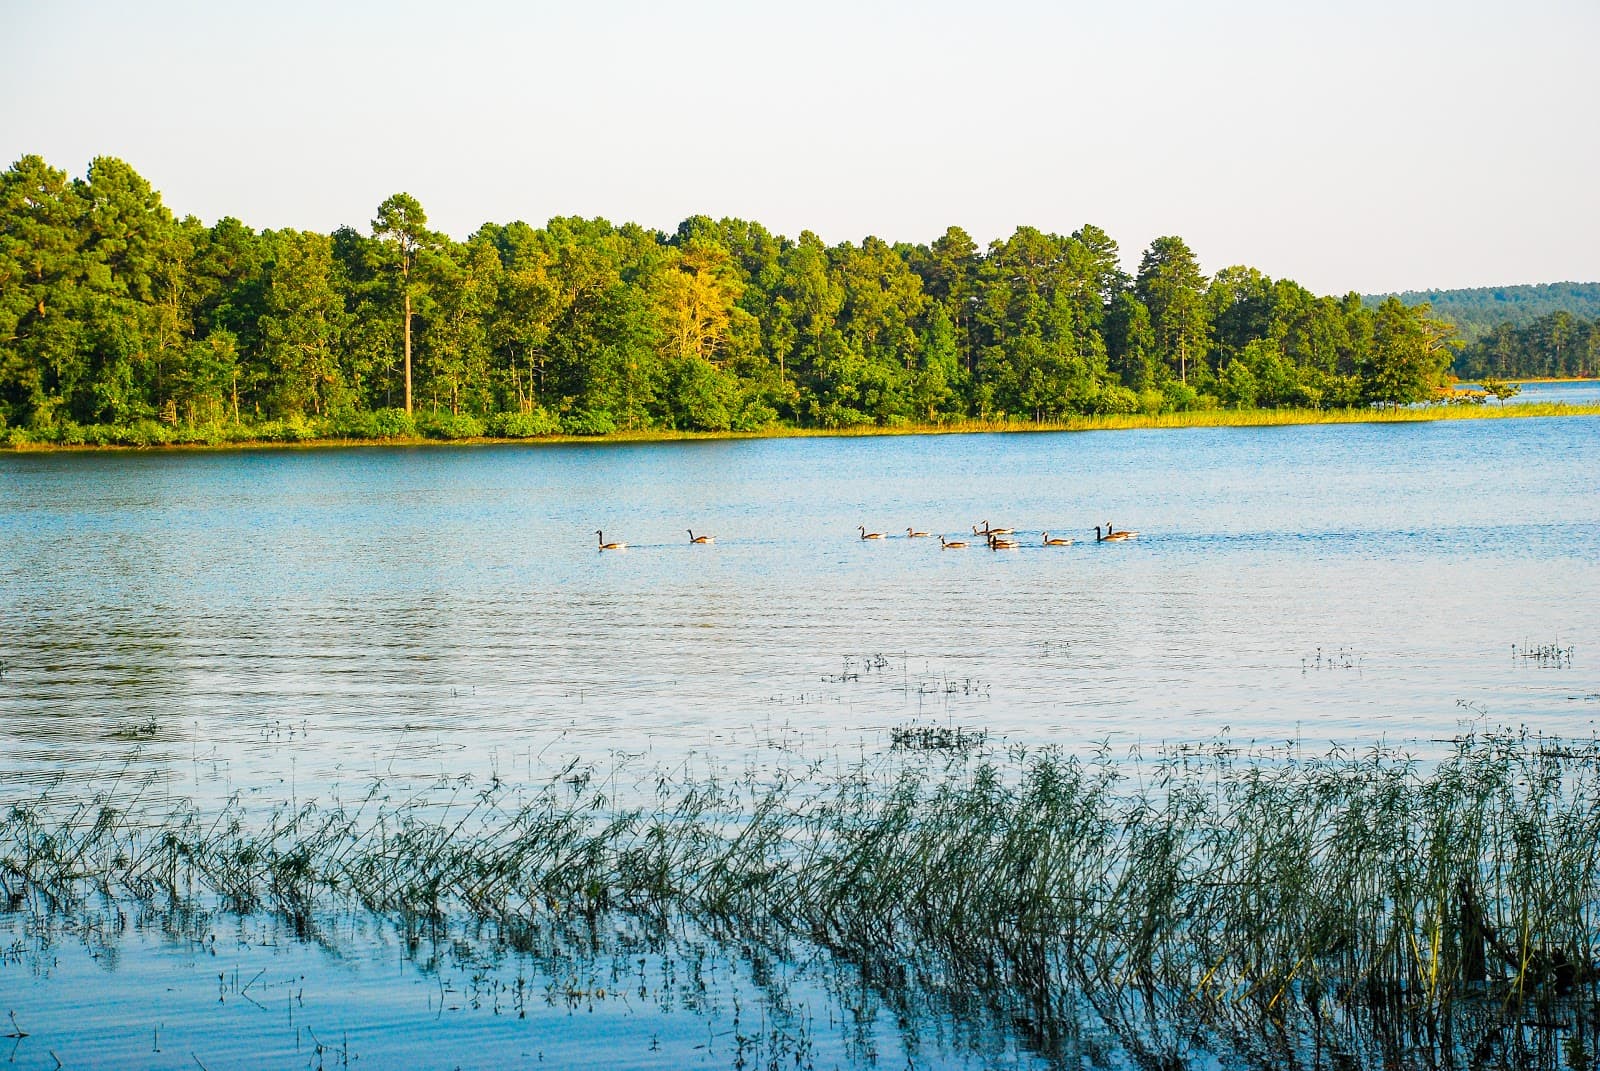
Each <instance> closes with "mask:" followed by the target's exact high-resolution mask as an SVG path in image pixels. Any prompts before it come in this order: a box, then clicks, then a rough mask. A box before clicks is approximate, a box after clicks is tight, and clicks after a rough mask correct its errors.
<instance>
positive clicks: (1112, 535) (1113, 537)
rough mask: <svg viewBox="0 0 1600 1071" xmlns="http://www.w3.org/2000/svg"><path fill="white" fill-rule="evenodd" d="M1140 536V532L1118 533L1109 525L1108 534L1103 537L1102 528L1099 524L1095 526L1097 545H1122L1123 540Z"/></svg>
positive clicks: (1107, 527)
mask: <svg viewBox="0 0 1600 1071" xmlns="http://www.w3.org/2000/svg"><path fill="white" fill-rule="evenodd" d="M1138 534H1139V533H1138V532H1127V531H1123V532H1118V531H1115V530H1113V529H1112V527H1111V525H1109V524H1107V525H1106V534H1105V535H1101V534H1100V526H1099V525H1098V524H1097V525H1095V526H1094V541H1095V542H1096V543H1121V542H1122V541H1123V540H1125V539H1132V538H1133V537H1134V536H1136V535H1138Z"/></svg>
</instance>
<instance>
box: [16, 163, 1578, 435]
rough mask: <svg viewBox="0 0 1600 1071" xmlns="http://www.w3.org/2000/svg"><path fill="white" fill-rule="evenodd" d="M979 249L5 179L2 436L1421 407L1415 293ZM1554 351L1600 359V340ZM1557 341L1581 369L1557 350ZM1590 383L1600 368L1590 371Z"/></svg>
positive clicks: (1050, 250)
mask: <svg viewBox="0 0 1600 1071" xmlns="http://www.w3.org/2000/svg"><path fill="white" fill-rule="evenodd" d="M1120 265H1121V254H1120V250H1119V249H1118V246H1117V243H1116V242H1115V241H1114V240H1113V239H1112V238H1111V236H1110V235H1108V234H1106V233H1105V232H1104V231H1102V230H1101V229H1100V228H1098V227H1095V226H1092V225H1085V226H1083V227H1080V228H1079V229H1078V230H1075V231H1073V232H1072V233H1071V234H1069V235H1059V234H1049V233H1045V232H1042V231H1040V230H1037V229H1034V228H1032V227H1019V228H1017V230H1016V231H1015V232H1014V233H1012V234H1011V235H1010V236H1009V237H1006V238H1004V239H1002V240H996V241H993V242H991V243H989V244H988V246H987V247H980V246H979V245H978V244H977V242H975V241H974V240H973V239H972V237H971V236H969V235H968V234H967V233H966V232H964V231H963V230H961V229H960V228H959V227H951V228H949V229H948V230H946V231H945V233H943V234H942V235H939V236H938V237H936V238H934V239H933V240H932V241H931V242H928V243H927V244H917V245H910V244H904V243H896V244H890V243H888V242H885V241H883V240H881V239H878V238H874V237H867V238H864V239H863V240H861V241H860V242H855V243H852V242H843V243H839V244H836V245H828V244H827V243H825V242H823V241H822V240H821V239H820V238H818V237H817V236H816V235H815V234H813V233H811V232H810V231H804V232H802V233H801V234H800V235H799V236H798V237H797V238H793V239H791V238H787V237H783V236H780V235H774V234H772V233H770V232H769V231H767V230H766V228H764V227H762V226H761V224H759V223H755V222H750V221H746V220H738V219H720V220H717V219H711V218H709V217H705V216H695V217H691V218H690V219H686V220H684V221H683V222H682V223H681V224H679V225H678V228H677V230H676V231H674V232H672V233H665V232H661V231H656V230H651V229H649V228H645V227H641V226H638V225H636V224H631V223H624V224H613V223H611V222H609V221H607V220H604V219H578V218H556V219H552V220H550V221H549V222H547V223H546V224H544V226H542V227H535V226H531V225H529V224H527V223H522V222H512V223H504V224H501V223H486V224H484V225H483V226H482V227H480V228H479V229H478V230H477V231H475V232H474V233H473V234H472V235H471V236H470V237H468V238H467V239H466V240H465V241H454V240H452V239H450V238H448V237H447V236H444V235H441V234H438V233H436V232H434V231H432V230H430V229H429V227H428V222H427V215H426V212H425V210H424V208H423V206H422V205H421V204H420V203H418V202H417V201H416V199H414V198H412V197H410V196H408V195H406V194H396V195H394V196H393V197H390V198H388V199H387V200H386V201H384V202H383V204H381V205H379V206H376V208H375V211H374V218H373V220H372V221H371V223H370V224H369V225H368V226H367V227H365V228H358V227H342V228H340V229H338V230H336V231H334V232H333V233H332V234H320V233H316V232H312V231H300V230H292V229H284V230H263V231H256V230H253V229H251V228H250V227H248V226H246V225H245V224H244V223H242V222H240V221H239V220H237V219H233V218H224V219H221V220H219V221H217V222H216V223H215V224H213V225H211V226H206V225H205V224H203V223H201V222H200V221H198V220H196V219H195V218H193V217H183V218H178V217H176V216H174V214H173V213H172V212H171V211H170V210H169V209H168V208H167V206H166V205H165V204H163V203H162V199H161V196H160V195H159V194H158V193H157V192H156V191H155V190H154V189H152V188H151V186H150V184H149V183H148V182H147V181H146V180H145V179H144V178H142V177H141V176H140V175H139V174H138V173H137V172H135V171H134V170H133V168H131V167H130V166H128V165H127V164H126V163H124V162H122V161H121V160H117V159H115V158H111V157H100V158H97V159H96V160H94V161H93V163H92V164H91V165H90V167H89V170H88V172H87V174H86V175H85V176H84V177H83V178H70V177H69V176H68V175H67V174H66V173H65V172H63V171H61V170H58V169H56V168H53V167H51V166H50V165H49V164H47V163H46V162H45V161H44V160H43V159H41V158H39V157H37V156H25V157H23V158H22V159H20V160H18V161H17V162H16V163H15V164H13V165H12V166H11V167H10V168H9V169H8V170H7V171H5V172H4V174H3V175H0V439H5V438H8V439H9V440H10V441H11V442H13V443H16V442H24V441H42V442H68V443H72V442H173V441H198V440H206V441H214V440H216V439H218V438H225V437H229V436H230V435H232V436H234V437H237V434H236V433H237V432H238V429H241V428H247V429H250V434H251V435H253V436H254V437H259V438H282V439H302V438H316V437H355V438H378V437H388V436H398V435H412V434H425V435H433V436H438V437H443V438H462V437H473V436H477V435H484V434H490V435H497V436H507V437H530V436H536V435H543V434H551V433H555V432H565V433H568V434H605V433H609V432H612V431H616V430H635V429H652V428H662V429H684V430H710V431H722V430H738V431H743V430H757V429H761V428H764V427H768V426H772V425H787V426H795V427H820V428H847V427H852V426H858V425H878V426H895V425H905V424H920V423H935V424H936V423H942V422H950V421H958V420H964V419H971V418H979V419H988V420H1001V419H1010V420H1025V421H1046V420H1052V419H1058V418H1063V417H1068V416H1072V415H1076V414H1105V413H1138V412H1146V413H1157V412H1165V411H1175V410H1188V409H1199V408H1210V407H1240V408H1252V407H1310V408H1334V407H1357V406H1369V405H1374V404H1405V403H1410V402H1414V401H1417V400H1421V399H1425V398H1427V397H1429V396H1430V395H1431V394H1432V393H1433V392H1434V391H1435V390H1436V388H1438V387H1439V386H1440V385H1441V384H1442V383H1443V382H1444V380H1445V378H1446V376H1447V374H1448V369H1449V368H1450V364H1451V359H1452V356H1453V349H1454V346H1455V343H1454V342H1453V339H1452V335H1451V330H1450V328H1449V326H1448V325H1447V324H1444V323H1442V322H1441V321H1439V320H1437V319H1435V318H1434V317H1433V316H1432V315H1431V314H1430V312H1429V309H1428V307H1427V306H1426V305H1421V306H1408V305H1406V304H1404V303H1403V302H1401V301H1400V300H1398V299H1395V298H1389V299H1386V300H1384V301H1382V302H1381V303H1379V304H1377V305H1376V306H1370V305H1368V304H1366V303H1364V302H1363V300H1362V298H1361V297H1360V296H1359V295H1357V294H1353V293H1352V294H1347V295H1344V296H1342V297H1327V296H1318V295H1315V294H1313V293H1311V292H1310V291H1308V290H1306V289H1305V288H1304V287H1301V286H1299V285H1298V284H1296V283H1293V282H1290V281H1288V280H1283V279H1272V278H1269V277H1268V276H1266V275H1264V274H1262V273H1261V272H1260V271H1258V270H1256V269H1254V268H1249V267H1243V266H1239V267H1228V268H1223V269H1222V270H1220V271H1217V272H1216V273H1214V274H1212V275H1209V276H1208V275H1206V274H1205V273H1204V272H1203V271H1202V270H1201V268H1200V266H1199V262H1198V259H1197V258H1196V255H1195V253H1194V252H1193V251H1192V250H1191V249H1190V248H1189V246H1188V245H1187V244H1185V242H1184V241H1183V240H1182V239H1181V238H1178V237H1175V236H1169V237H1163V238H1158V239H1156V240H1155V241H1154V242H1152V243H1151V245H1150V247H1149V248H1148V249H1147V250H1145V251H1144V253H1143V256H1142V258H1141V260H1140V263H1139V268H1138V271H1137V272H1136V273H1135V274H1133V275H1132V276H1130V275H1128V274H1127V273H1125V272H1124V271H1123V269H1122V268H1121V266H1120ZM1564 338H1566V339H1568V341H1567V342H1566V343H1565V344H1566V345H1570V346H1574V347H1578V348H1580V349H1582V348H1584V347H1587V348H1588V349H1587V350H1586V351H1585V352H1590V353H1592V351H1593V348H1594V346H1595V345H1596V343H1597V338H1596V332H1595V331H1594V329H1593V325H1585V326H1582V329H1581V330H1579V329H1577V328H1576V327H1575V329H1574V330H1573V332H1571V333H1570V335H1568V336H1564ZM1564 352H1567V351H1564ZM1589 367H1591V368H1592V367H1593V360H1592V357H1591V358H1590V364H1589Z"/></svg>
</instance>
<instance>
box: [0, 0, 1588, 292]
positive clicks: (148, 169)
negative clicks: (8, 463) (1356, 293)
mask: <svg viewBox="0 0 1600 1071" xmlns="http://www.w3.org/2000/svg"><path fill="white" fill-rule="evenodd" d="M324 7H327V8H328V10H324ZM0 17H3V22H0V25H3V26H4V27H5V30H4V33H3V34H0V99H3V100H4V102H5V103H4V108H3V110H0V155H3V156H4V157H5V161H4V162H5V163H9V162H11V161H13V160H15V159H16V158H17V157H18V156H20V155H22V154H23V153H29V152H34V153H39V154H41V155H43V156H44V157H45V158H46V159H48V160H49V161H50V162H51V163H52V164H54V165H56V166H57V167H62V168H65V169H66V170H67V171H69V172H71V173H72V174H82V173H83V171H84V169H85V168H86V166H87V164H88V161H89V160H90V158H91V157H93V156H95V155H97V154H100V153H107V154H111V155H116V156H121V157H123V158H124V159H126V160H127V161H128V162H129V163H131V164H132V165H133V166H134V167H135V168H137V169H138V170H139V171H140V172H141V173H143V174H144V175H145V176H146V177H148V178H149V179H150V180H151V181H152V182H153V183H154V184H155V185H156V187H157V188H159V189H160V190H162V191H163V193H164V195H165V198H166V202H167V204H168V205H169V206H171V207H172V208H173V209H174V210H175V211H177V212H178V213H180V214H187V213H192V214H194V215H197V216H199V217H200V218H202V219H204V220H206V221H208V222H210V221H212V220H214V219H216V218H217V217H218V216H221V215H235V216H238V217H240V218H241V219H243V220H245V222H247V223H249V224H251V225H253V226H256V227H285V226H295V227H305V228H312V229H316V230H323V231H326V230H330V229H332V228H334V227H336V226H338V225H340V224H342V223H349V224H354V225H357V226H361V227H363V228H364V227H366V225H367V224H368V223H369V221H370V220H371V218H372V213H373V209H374V207H375V206H376V205H377V204H378V202H379V201H380V200H382V199H383V198H384V197H385V196H387V195H388V194H390V193H393V192H395V191H397V190H406V191H409V192H410V193H413V194H415V195H416V196H417V197H418V198H420V199H421V201H422V203H423V205H424V207H425V208H426V209H427V211H428V213H429V215H430V217H431V219H432V222H433V223H434V224H435V225H436V226H437V227H439V228H440V229H443V230H446V231H448V232H449V233H451V234H453V235H455V236H457V237H464V236H465V235H466V234H468V233H469V232H471V231H472V230H473V229H474V228H475V227H476V226H477V225H478V224H479V223H481V222H483V221H484V220H496V221H509V220H512V219H526V220H528V221H530V222H535V223H539V222H543V221H544V220H545V219H547V218H548V217H550V216H552V215H584V216H593V215H603V216H606V217H607V218H609V219H612V220H616V221H622V220H633V221H637V222H640V223H643V224H646V225H648V226H652V227H659V228H662V229H668V230H670V229H671V228H673V227H674V226H675V225H676V224H677V222H678V220H680V219H681V218H683V217H684V216H687V215H690V214H693V213H706V214H709V215H713V216H724V215H734V216H741V217H744V218H748V219H756V220H759V221H761V222H762V223H764V224H766V225H767V226H768V227H770V228H771V229H772V230H774V231H777V232H780V233H783V234H788V235H790V236H793V235H796V234H798V233H799V231H800V230H802V229H804V228H810V229H812V230H814V231H816V232H818V233H819V234H821V235H822V236H823V237H824V238H825V239H827V240H829V241H839V240H844V239H850V240H859V239H860V238H861V237H863V236H864V235H867V234H876V235H879V236H880V237H883V238H886V239H889V240H891V241H894V240H906V241H929V240H931V239H933V238H934V237H936V236H937V235H939V234H940V233H941V232H942V231H943V230H944V228H945V227H946V226H947V225H949V224H952V223H955V224H959V225H961V226H963V227H965V228H967V230H969V231H970V232H971V233H972V234H973V235H974V237H976V238H978V239H979V241H980V242H986V241H988V240H989V239H991V238H995V237H999V236H1002V235H1004V234H1006V233H1009V232H1010V230H1011V229H1012V228H1013V227H1014V226H1016V225H1017V224H1020V223H1026V224H1031V225H1033V226H1037V227H1040V228H1042V229H1046V230H1053V231H1059V232H1063V233H1064V232H1067V231H1071V230H1073V229H1075V228H1076V227H1078V226H1079V225H1081V224H1083V223H1085V222H1092V223H1096V224H1098V225H1100V226H1102V227H1104V228H1105V229H1106V230H1108V231H1110V232H1111V235H1112V237H1114V238H1116V239H1117V240H1118V241H1119V242H1121V244H1122V248H1123V252H1124V256H1125V259H1126V260H1127V261H1128V262H1129V264H1130V266H1132V265H1134V264H1136V263H1137V260H1138V256H1139V253H1140V251H1141V250H1142V249H1143V247H1144V246H1145V245H1146V244H1147V243H1148V242H1149V241H1150V239H1151V238H1153V237H1155V236H1157V235H1161V234H1178V235H1181V236H1183V237H1184V238H1185V239H1186V240H1187V241H1188V242H1189V244H1190V245H1191V246H1193V247H1194V249H1195V251H1196V252H1197V253H1198V254H1199V256H1200V259H1201V262H1202V264H1203V265H1204V267H1205V268H1206V269H1207V270H1215V269H1217V268H1220V267H1223V266H1225V265H1228V264H1235V263H1246V264H1250V265H1253V266H1255V267H1259V268H1261V269H1262V270H1263V271H1266V272H1268V273H1269V274H1271V275H1274V276H1283V277H1288V278H1294V279H1297V280H1299V281H1300V282H1302V283H1304V284H1306V285H1307V286H1310V287H1312V288H1313V289H1315V290H1317V291H1319V292H1343V291H1346V290H1351V289H1354V290H1361V291H1376V290H1388V289H1402V288H1409V287H1416V288H1422V287H1431V286H1440V287H1451V286H1477V285H1490V284H1501V283H1515V282H1551V281H1557V280H1562V279H1582V280H1595V279H1600V202H1597V197H1596V192H1595V191H1596V190H1597V189H1600V138H1597V137H1596V135H1595V130H1596V126H1597V122H1596V117H1595V111H1596V106H1597V103H1600V62H1597V60H1596V55H1595V51H1596V45H1597V43H1600V3H1596V2H1595V0H1531V2H1516V3H1513V2H1511V0H1506V2H1502V3H1497V4H1485V3H1478V2H1471V0H1469V2H1458V3H1443V2H1431V3H1422V2H1405V0H1400V2H1393V3H1369V2H1365V0H1357V2H1347V3H1319V4H1314V5H1313V4H1305V3H1294V2H1292V0H1290V2H1285V0H1279V2H1234V3H1213V4H1198V3H1190V4H1184V3H1176V2H1134V3H1121V4H1117V3H1112V2H1100V3H1078V2H1062V3H1046V2H1024V0H1013V2H990V3H973V2H971V0H966V2H961V3H955V2H944V0H923V2H920V3H874V2H871V0H856V2H854V3H848V2H835V0H810V2H805V3H795V4H788V5H778V4H763V3H756V2H747V3H722V2H709V0H702V2H682V3H669V2H656V3H647V2H629V0H597V2H589V3H576V2H575V3H570V4H549V3H509V2H489V0H456V2H453V3H429V4H423V3H399V2H389V3H345V4H331V3H330V4H327V5H324V4H318V3H302V2H298V0H281V2H275V3H270V4H252V5H243V4H233V3H226V2H211V3H206V2H176V0H144V2H140V3H88V2H81V0H80V2H72V0H66V2H61V0H52V2H48V3H46V2H42V0H0Z"/></svg>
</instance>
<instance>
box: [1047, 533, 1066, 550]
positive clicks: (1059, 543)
mask: <svg viewBox="0 0 1600 1071" xmlns="http://www.w3.org/2000/svg"><path fill="white" fill-rule="evenodd" d="M1044 545H1045V546H1047V547H1070V546H1072V540H1070V539H1062V538H1061V537H1059V536H1057V537H1056V538H1055V539H1051V538H1050V533H1049V532H1046V533H1045V534H1044Z"/></svg>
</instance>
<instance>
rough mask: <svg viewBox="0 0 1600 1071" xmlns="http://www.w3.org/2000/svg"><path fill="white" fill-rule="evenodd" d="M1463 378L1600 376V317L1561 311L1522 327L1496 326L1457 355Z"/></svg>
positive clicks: (1456, 366)
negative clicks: (1593, 317) (1590, 318)
mask: <svg viewBox="0 0 1600 1071" xmlns="http://www.w3.org/2000/svg"><path fill="white" fill-rule="evenodd" d="M1453 367H1454V372H1455V374H1456V375H1458V376H1460V377H1461V378H1462V379H1484V378H1488V377H1495V378H1499V379H1519V378H1520V379H1571V378H1575V377H1587V376H1593V375H1596V374H1600V317H1596V318H1595V319H1592V320H1585V319H1582V318H1581V317H1578V316H1574V315H1573V314H1572V313H1570V312H1566V311H1565V310H1563V311H1560V312H1552V313H1547V314H1545V315H1543V316H1540V317H1538V318H1537V319H1535V320H1533V321H1531V322H1529V323H1526V324H1524V325H1522V326H1515V325H1513V324H1511V323H1502V324H1498V325H1496V326H1495V327H1493V328H1490V329H1489V330H1488V331H1486V332H1484V333H1483V334H1481V335H1480V336H1479V337H1478V338H1477V339H1476V341H1474V342H1473V343H1472V344H1471V345H1469V346H1467V347H1465V348H1464V349H1462V350H1461V351H1460V352H1459V353H1457V354H1456V358H1455V364H1454V366H1453Z"/></svg>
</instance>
